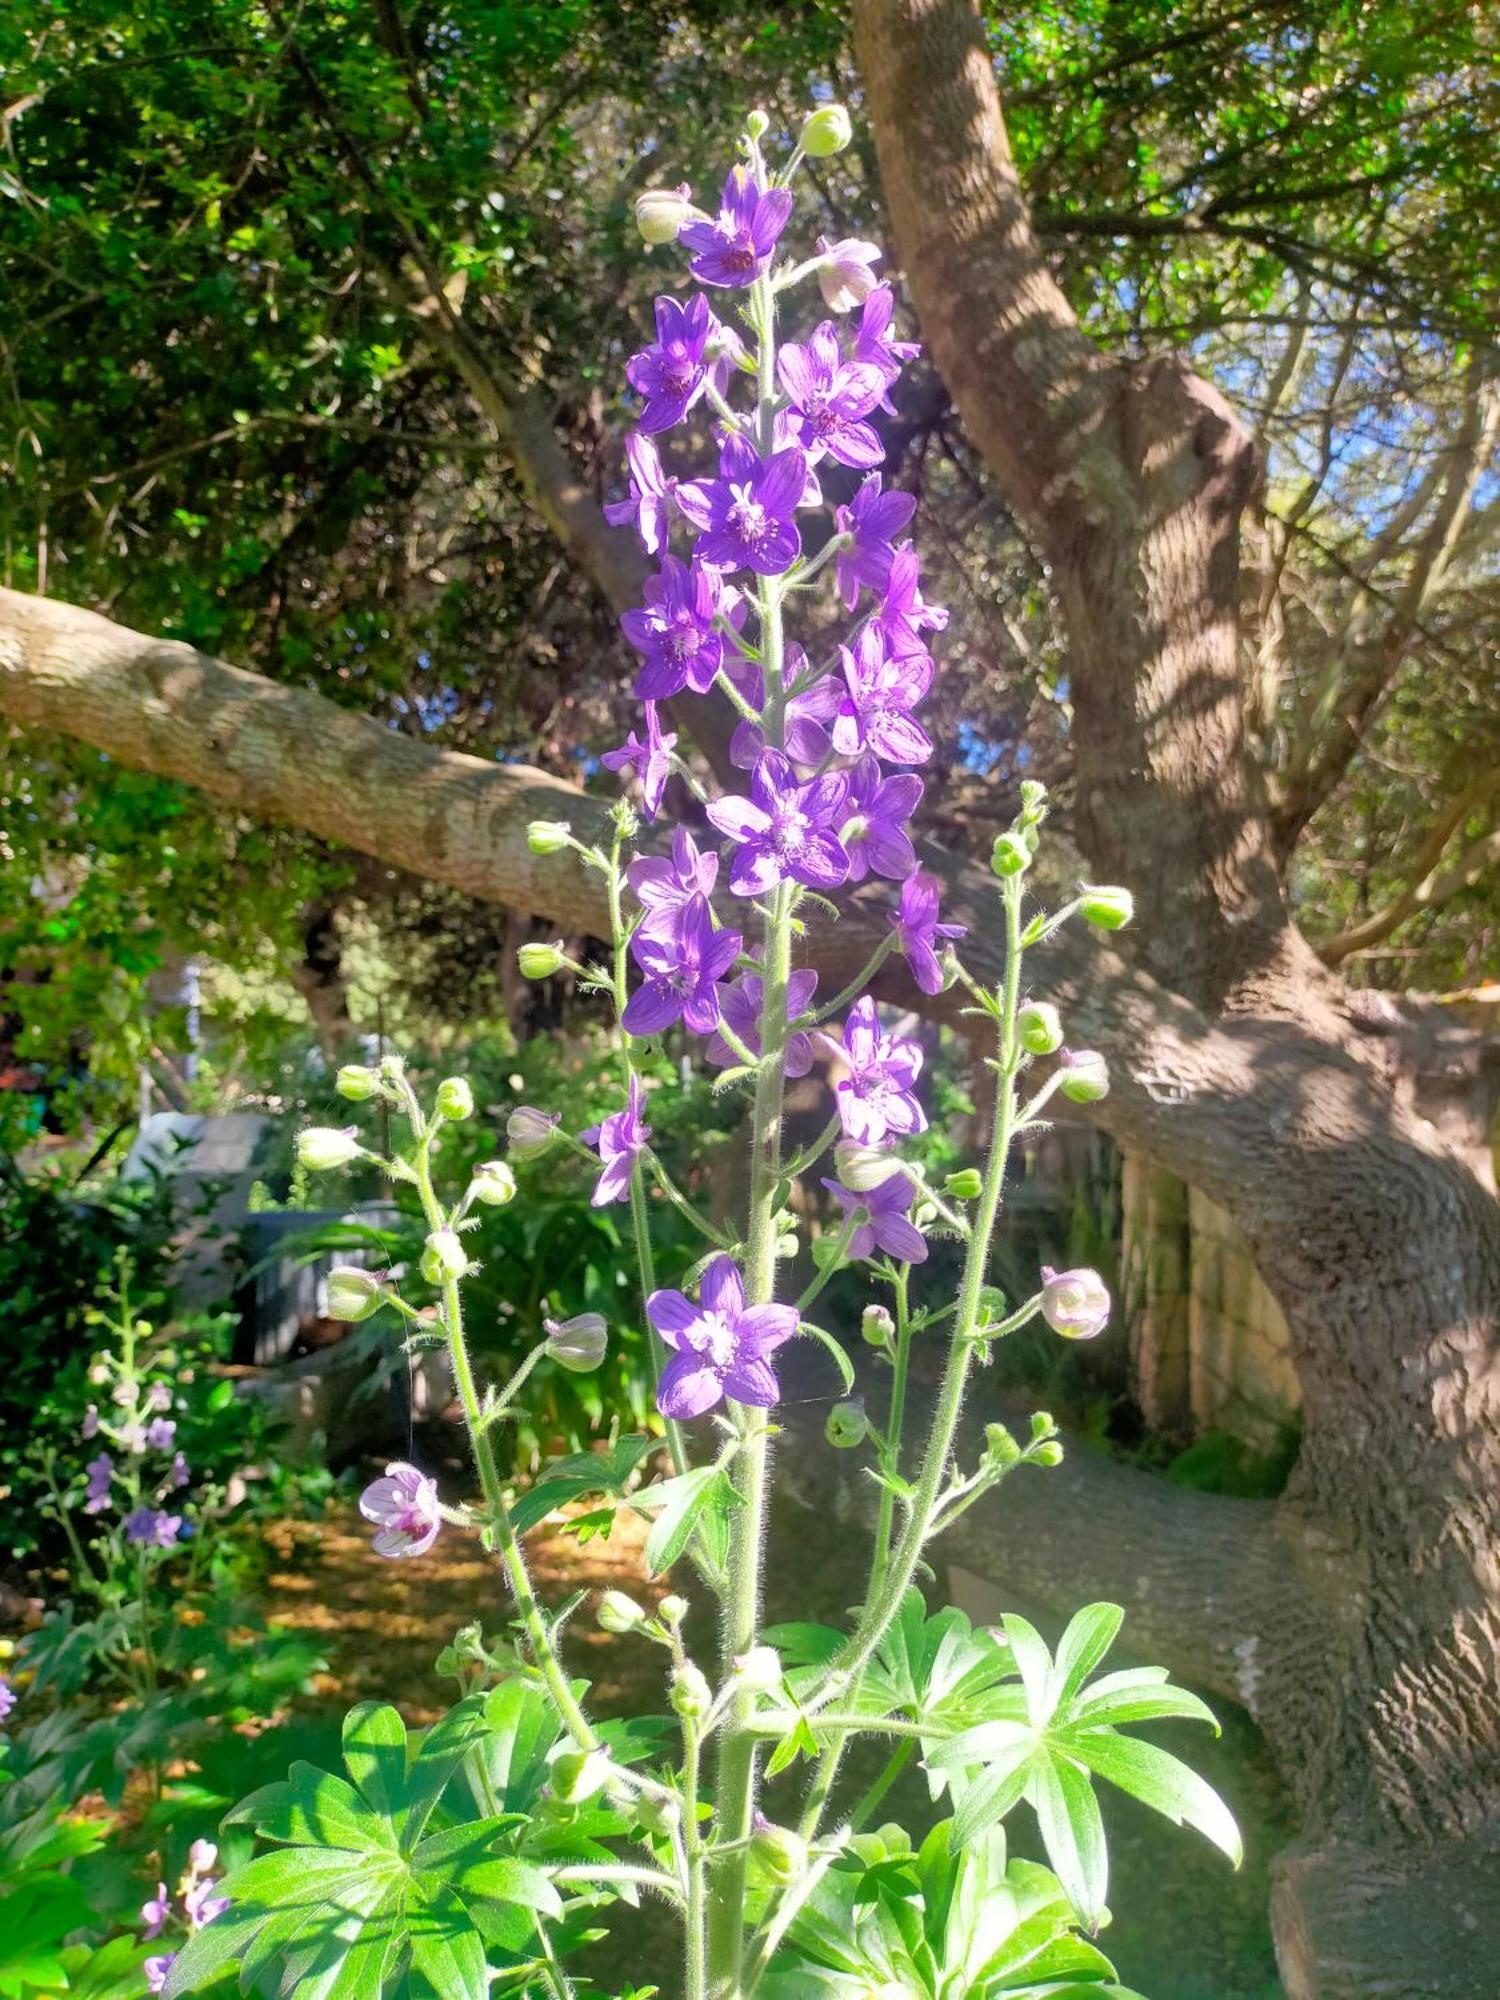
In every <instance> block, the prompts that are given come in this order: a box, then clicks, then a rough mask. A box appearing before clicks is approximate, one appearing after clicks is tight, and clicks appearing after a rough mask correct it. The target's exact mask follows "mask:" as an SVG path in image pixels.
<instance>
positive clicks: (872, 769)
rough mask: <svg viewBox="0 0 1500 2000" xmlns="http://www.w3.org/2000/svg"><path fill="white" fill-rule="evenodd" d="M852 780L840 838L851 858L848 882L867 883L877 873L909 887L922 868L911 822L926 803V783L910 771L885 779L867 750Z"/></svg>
mask: <svg viewBox="0 0 1500 2000" xmlns="http://www.w3.org/2000/svg"><path fill="white" fill-rule="evenodd" d="M847 775H848V779H849V802H848V804H847V805H846V806H845V808H844V810H845V812H846V813H847V814H848V818H847V819H846V820H845V821H844V823H843V825H842V826H841V827H840V828H839V839H840V841H841V842H842V843H843V847H844V852H845V853H846V854H847V855H848V857H849V880H850V881H851V882H863V881H864V879H865V877H866V875H868V874H870V873H871V871H872V870H873V872H874V873H875V874H877V875H883V876H884V877H885V878H886V880H887V881H888V882H904V881H905V880H906V878H907V876H908V875H910V874H912V873H913V872H914V871H915V869H916V865H917V850H916V849H915V848H914V847H913V846H912V844H911V835H910V834H909V833H908V832H907V830H906V822H907V821H908V820H909V819H910V818H911V816H912V814H913V813H914V812H915V811H916V809H917V807H918V806H919V805H920V804H921V802H922V792H923V789H924V788H923V784H922V780H921V779H920V778H917V777H913V776H912V775H911V773H910V772H905V771H903V772H900V773H898V775H897V776H895V777H893V778H886V777H883V776H882V775H881V770H880V766H879V764H878V763H877V762H876V760H875V759H874V757H872V756H871V755H870V754H869V752H868V751H866V753H865V755H864V756H863V757H861V758H860V759H859V760H858V762H857V763H855V764H854V765H853V766H852V767H851V768H850V770H849V772H848V774H847Z"/></svg>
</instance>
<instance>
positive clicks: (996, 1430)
mask: <svg viewBox="0 0 1500 2000" xmlns="http://www.w3.org/2000/svg"><path fill="white" fill-rule="evenodd" d="M1020 1456H1021V1447H1020V1446H1019V1445H1018V1444H1017V1443H1016V1441H1015V1439H1014V1438H1013V1437H1012V1436H1011V1434H1010V1432H1009V1431H1008V1430H1007V1429H1006V1428H1005V1426H1004V1424H986V1425H985V1427H984V1463H985V1465H986V1467H987V1468H988V1469H989V1470H990V1471H992V1472H1005V1471H1008V1470H1009V1468H1010V1467H1011V1466H1013V1465H1015V1464H1016V1463H1017V1462H1018V1461H1019V1459H1020Z"/></svg>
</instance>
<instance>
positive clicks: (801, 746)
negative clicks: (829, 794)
mask: <svg viewBox="0 0 1500 2000" xmlns="http://www.w3.org/2000/svg"><path fill="white" fill-rule="evenodd" d="M724 671H725V673H726V674H727V675H728V677H729V679H730V680H731V681H732V682H733V684H734V686H735V688H736V689H737V691H738V692H739V694H740V695H741V696H742V697H743V699H744V700H745V701H746V702H748V703H749V705H750V707H751V708H757V709H758V708H761V707H763V706H764V703H765V698H766V690H765V680H764V677H763V676H762V674H761V671H760V668H759V667H758V666H757V665H756V664H755V662H754V660H745V659H741V658H739V657H738V656H735V657H733V658H730V659H726V660H725V662H724ZM806 671H807V655H806V654H805V653H804V652H803V650H802V648H801V647H800V646H796V645H792V646H788V647H787V651H786V670H785V679H786V682H787V685H788V686H791V685H792V684H793V683H795V682H796V681H798V680H800V679H801V677H802V675H803V674H804V673H805V672H806ZM839 692H840V683H839V682H838V681H837V680H836V679H835V678H834V676H833V675H832V674H825V675H824V677H823V679H822V680H820V681H815V682H814V684H813V685H812V686H811V687H809V688H804V689H803V690H802V692H801V694H794V695H793V696H792V698H791V700H790V701H789V702H788V703H787V705H786V708H785V710H784V711H783V713H782V718H781V721H782V729H781V738H782V748H783V750H784V751H785V752H786V754H787V756H788V757H790V758H791V760H792V762H793V763H794V764H807V765H811V766H813V767H816V766H817V765H819V764H821V763H822V762H823V760H824V759H825V758H826V757H827V756H828V755H829V754H830V753H831V751H832V748H833V744H832V740H831V738H830V737H829V734H828V731H827V729H826V728H825V727H824V725H825V724H826V723H827V722H828V720H829V718H830V717H831V716H832V715H833V713H834V711H835V710H836V709H837V707H838V705H839ZM765 747H766V733H765V731H764V730H763V729H762V728H761V726H760V724H759V723H758V722H741V723H740V724H739V725H738V726H737V727H736V729H735V732H734V734H733V736H731V737H730V739H729V760H730V762H731V763H732V764H734V765H735V766H736V767H737V768H738V769H739V770H741V771H749V770H753V769H754V766H755V760H756V758H757V757H758V756H759V755H760V753H761V751H762V750H764V749H765Z"/></svg>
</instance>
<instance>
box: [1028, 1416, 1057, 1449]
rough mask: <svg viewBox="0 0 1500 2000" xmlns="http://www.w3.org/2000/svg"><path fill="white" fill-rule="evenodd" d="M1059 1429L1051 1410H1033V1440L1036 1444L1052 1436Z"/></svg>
mask: <svg viewBox="0 0 1500 2000" xmlns="http://www.w3.org/2000/svg"><path fill="white" fill-rule="evenodd" d="M1056 1429H1057V1425H1056V1423H1055V1422H1054V1421H1053V1418H1052V1412H1051V1411H1050V1410H1033V1411H1032V1413H1031V1442H1032V1443H1033V1444H1036V1443H1037V1442H1038V1441H1039V1440H1040V1439H1042V1438H1044V1437H1050V1436H1051V1435H1052V1433H1053V1431H1055V1430H1056Z"/></svg>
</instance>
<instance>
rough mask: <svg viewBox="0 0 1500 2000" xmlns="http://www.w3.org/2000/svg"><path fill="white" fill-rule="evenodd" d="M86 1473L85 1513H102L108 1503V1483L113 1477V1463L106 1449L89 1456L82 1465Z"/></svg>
mask: <svg viewBox="0 0 1500 2000" xmlns="http://www.w3.org/2000/svg"><path fill="white" fill-rule="evenodd" d="M84 1470H85V1471H86V1472H87V1473H88V1476H89V1484H88V1491H87V1493H85V1495H84V1498H83V1511H84V1513H85V1514H102V1513H103V1512H104V1509H105V1508H106V1507H107V1506H108V1505H109V1484H110V1481H111V1480H112V1479H113V1478H114V1472H115V1463H114V1460H113V1459H112V1458H111V1457H110V1455H109V1453H108V1452H107V1451H101V1452H100V1454H99V1456H98V1457H97V1458H91V1459H90V1460H89V1462H88V1464H87V1465H86V1466H85V1467H84Z"/></svg>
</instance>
